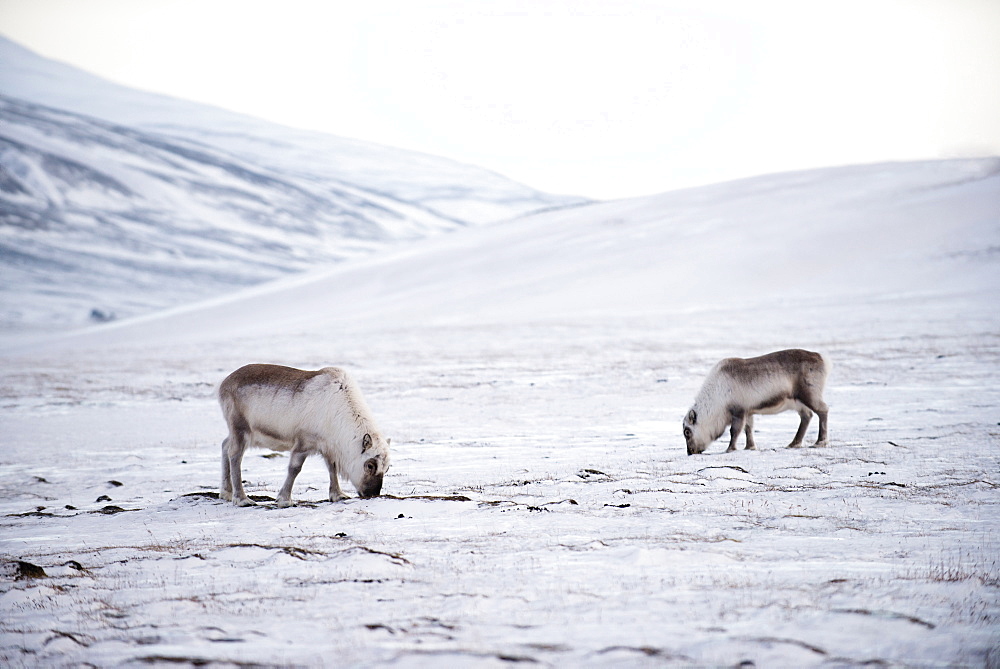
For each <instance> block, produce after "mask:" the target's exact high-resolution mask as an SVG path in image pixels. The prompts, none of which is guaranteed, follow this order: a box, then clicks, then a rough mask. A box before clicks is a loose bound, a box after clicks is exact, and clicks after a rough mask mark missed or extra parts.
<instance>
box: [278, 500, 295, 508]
mask: <svg viewBox="0 0 1000 669" xmlns="http://www.w3.org/2000/svg"><path fill="white" fill-rule="evenodd" d="M276 506H277V507H278V508H279V509H284V508H287V507H289V506H295V502H293V501H292V500H290V499H279V500H278V501H277V504H276Z"/></svg>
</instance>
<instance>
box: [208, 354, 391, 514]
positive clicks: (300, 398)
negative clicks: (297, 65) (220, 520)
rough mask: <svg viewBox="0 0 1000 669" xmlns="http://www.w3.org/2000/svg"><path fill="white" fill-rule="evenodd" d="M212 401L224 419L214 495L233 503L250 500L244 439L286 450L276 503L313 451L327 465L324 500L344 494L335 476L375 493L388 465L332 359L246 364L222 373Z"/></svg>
mask: <svg viewBox="0 0 1000 669" xmlns="http://www.w3.org/2000/svg"><path fill="white" fill-rule="evenodd" d="M219 404H221V405H222V413H223V416H224V417H225V419H226V424H227V425H228V426H229V436H228V437H226V438H225V440H223V442H222V485H221V486H220V490H219V496H220V497H221V498H222V499H224V500H226V501H231V502H233V503H234V504H236V505H237V506H249V505H252V504H254V502H253V501H252V500H250V499H249V498H248V497H247V495H246V492H245V491H244V490H243V475H242V470H241V463H242V462H243V453H244V451H246V449H247V447H249V446H253V447H256V448H269V449H271V450H274V451H290V452H291V453H290V462H289V463H288V477H287V478H286V479H285V484H284V485H283V486H282V487H281V490H280V491H279V492H278V499H277V503H278V506H279V507H285V506H290V505H291V504H292V485H293V484H294V483H295V477H296V476H298V474H299V471H301V469H302V463H303V462H305V459H306V458H307V457H309V456H310V455H312V454H313V453H319V454H320V455H322V456H323V459H324V460H325V461H326V466H327V468H328V469H329V471H330V497H329V499H330V501H331V502H337V501H339V500H342V499H346V498H347V495H345V494H344V492H343V491H342V490H341V489H340V482H339V478H345V479H348V480H349V481H350V482H351V483H352V484H353V485H354V487H355V488H356V489H357V491H358V494H359V495H360V496H361V497H365V498H368V497H376V496H377V495H378V494H379V493H380V492H381V490H382V477H383V476H384V475H385V471H386V470H387V469H388V468H389V441H390V440H388V439H383V438H382V435H381V433H380V432H379V429H378V427H377V426H376V425H375V421H374V419H373V418H372V413H371V410H370V409H369V408H368V406H367V405H366V404H365V401H364V399H363V398H362V397H361V391H360V390H358V387H357V385H355V383H354V381H353V379H351V378H350V376H348V374H347V372H345V371H344V370H342V369H339V368H337V367H325V368H323V369H320V370H316V371H305V370H301V369H293V368H291V367H282V366H279V365H246V366H245V367H240V368H239V369H237V370H236V371H235V372H233V373H232V374H230V375H229V376H227V377H226V378H225V380H223V382H222V384H221V385H220V386H219Z"/></svg>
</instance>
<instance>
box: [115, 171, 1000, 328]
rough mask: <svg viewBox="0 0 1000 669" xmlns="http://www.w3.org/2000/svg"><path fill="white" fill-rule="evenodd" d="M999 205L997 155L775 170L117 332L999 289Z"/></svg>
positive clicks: (414, 252) (265, 290) (600, 208)
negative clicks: (994, 156) (917, 161)
mask: <svg viewBox="0 0 1000 669" xmlns="http://www.w3.org/2000/svg"><path fill="white" fill-rule="evenodd" d="M998 204H1000V160H998V159H983V160H959V161H942V162H928V163H901V164H885V165H871V166H861V167H849V168H837V169H828V170H816V171H810V172H801V173H790V174H779V175H771V176H767V177H759V178H755V179H748V180H743V181H737V182H732V183H726V184H719V185H716V186H709V187H703V188H696V189H691V190H686V191H678V192H674V193H667V194H664V195H659V196H654V197H648V198H638V199H635V200H625V201H620V202H610V203H604V204H595V205H590V206H588V207H583V208H576V209H569V210H562V211H553V212H547V213H542V214H538V215H535V216H530V217H525V218H522V219H518V220H515V221H510V222H506V223H504V224H503V225H492V226H485V227H481V228H477V229H467V230H463V231H462V232H461V233H460V234H454V235H449V236H447V237H442V238H437V239H432V240H425V241H423V242H419V243H416V244H413V245H411V246H408V247H407V248H406V249H405V250H398V251H395V252H387V253H381V254H379V255H378V256H377V257H371V258H366V259H359V260H356V261H352V262H349V263H345V264H343V265H341V266H338V267H336V268H334V269H332V270H330V271H326V272H321V273H313V274H309V275H304V276H301V277H298V278H295V279H290V280H286V281H282V282H277V283H274V284H270V285H267V286H261V287H259V288H256V289H251V290H249V291H247V292H245V293H242V294H238V295H234V296H233V297H232V298H224V299H220V300H217V301H214V302H212V303H209V304H205V305H199V306H196V307H193V308H190V309H183V310H178V311H176V312H174V313H171V314H164V315H163V317H162V318H161V317H153V318H149V319H141V320H139V321H137V322H135V323H131V324H129V323H123V324H121V327H115V328H112V329H107V328H102V334H101V335H100V336H101V338H102V340H103V339H104V338H106V337H111V338H113V339H116V340H117V339H118V338H119V337H121V338H122V341H123V342H128V341H147V340H149V339H152V340H160V339H162V340H164V341H175V340H176V338H183V339H192V340H215V341H225V340H226V339H227V338H229V337H233V336H237V335H239V336H255V335H259V336H273V335H291V334H295V333H298V332H303V331H306V330H308V331H309V332H313V333H321V332H328V333H334V332H338V331H340V330H342V329H343V328H345V327H361V328H365V327H378V326H379V324H385V325H388V324H395V325H397V326H399V325H400V324H408V323H409V324H441V325H444V324H448V323H469V322H476V323H514V322H525V323H528V322H535V321H539V320H552V319H558V318H575V317H588V318H589V317H593V318H597V319H603V320H607V319H612V320H613V319H615V318H622V317H632V316H643V315H662V314H667V313H674V314H678V315H681V314H689V313H695V312H697V311H699V310H706V309H722V310H725V309H746V308H748V307H755V306H760V307H767V306H773V305H776V304H782V305H790V304H813V305H815V304H821V303H824V302H826V301H830V300H834V301H843V300H845V299H846V300H848V301H852V300H879V299H889V298H892V299H903V298H918V299H919V298H921V297H922V296H928V295H937V296H941V295H945V296H946V295H973V296H975V299H983V300H986V301H990V300H993V299H995V298H996V297H997V296H998V295H1000V266H998V263H997V257H998V255H997V254H998V249H1000V207H998ZM679 317H680V316H679ZM735 325H736V324H734V326H735Z"/></svg>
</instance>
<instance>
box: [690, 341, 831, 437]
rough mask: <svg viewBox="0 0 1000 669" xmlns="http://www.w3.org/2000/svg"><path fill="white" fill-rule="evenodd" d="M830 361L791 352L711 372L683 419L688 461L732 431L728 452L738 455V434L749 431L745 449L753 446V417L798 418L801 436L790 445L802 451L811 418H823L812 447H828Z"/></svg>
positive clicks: (727, 363) (733, 361)
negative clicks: (780, 415)
mask: <svg viewBox="0 0 1000 669" xmlns="http://www.w3.org/2000/svg"><path fill="white" fill-rule="evenodd" d="M829 373H830V361H829V360H827V359H826V358H824V357H823V356H822V355H820V354H819V353H812V352H811V351H803V350H801V349H790V350H787V351H778V352H776V353H768V354H767V355H762V356H760V357H759V358H747V359H745V360H744V359H743V358H726V359H725V360H720V361H719V362H718V363H717V364H716V365H715V367H713V368H712V371H711V372H709V374H708V377H707V378H706V379H705V383H704V384H702V386H701V390H699V391H698V395H697V397H695V400H694V406H693V407H692V408H691V410H690V411H688V413H687V416H685V417H684V440H685V441H686V442H687V452H688V455H694V454H695V453H702V452H704V450H705V449H706V448H708V445H709V444H711V443H712V442H713V441H715V440H716V439H718V438H719V437H720V436H721V435H722V433H723V432H724V431H725V429H726V426H731V429H730V439H729V448H728V449H727V451H726V452H727V453H728V452H729V451H735V450H736V440H737V439H739V436H740V432H742V431H744V430H745V431H746V436H747V445H746V447H747V449H750V450H753V449H756V448H757V446H756V444H754V441H753V416H754V414H773V413H781V412H782V411H789V410H795V411H798V412H799V418H800V419H801V421H800V422H799V430H798V432H796V433H795V438H794V439H792V443H790V444H789V445H788V447H789V448H798V447H800V446H802V439H803V437H805V435H806V429H807V428H808V427H809V421H810V420H812V415H813V412H814V411H815V412H816V413H817V414H819V435H818V436H817V438H816V443H815V444H814V446H826V444H827V434H826V416H827V411H828V408H827V406H826V402H824V401H823V386H824V385H825V384H826V377H827V375H828V374H829Z"/></svg>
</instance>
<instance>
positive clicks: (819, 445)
mask: <svg viewBox="0 0 1000 669" xmlns="http://www.w3.org/2000/svg"><path fill="white" fill-rule="evenodd" d="M829 445H830V444H829V443H827V441H826V439H824V440H823V441H817V442H816V443H815V444H813V448H826V447H827V446H829Z"/></svg>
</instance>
